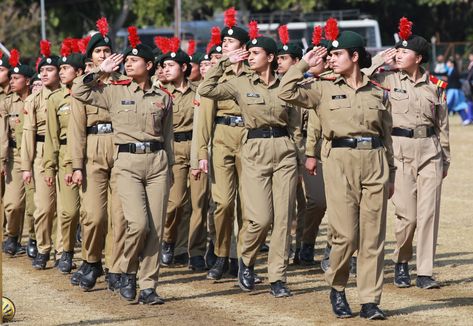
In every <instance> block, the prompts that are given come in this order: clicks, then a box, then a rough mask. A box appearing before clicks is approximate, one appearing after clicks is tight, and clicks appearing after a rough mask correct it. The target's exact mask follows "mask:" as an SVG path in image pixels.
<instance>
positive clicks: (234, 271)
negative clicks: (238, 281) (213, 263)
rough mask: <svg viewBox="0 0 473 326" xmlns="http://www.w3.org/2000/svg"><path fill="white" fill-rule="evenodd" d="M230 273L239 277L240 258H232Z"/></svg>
mask: <svg viewBox="0 0 473 326" xmlns="http://www.w3.org/2000/svg"><path fill="white" fill-rule="evenodd" d="M228 274H230V275H231V276H232V277H238V258H230V269H229V271H228Z"/></svg>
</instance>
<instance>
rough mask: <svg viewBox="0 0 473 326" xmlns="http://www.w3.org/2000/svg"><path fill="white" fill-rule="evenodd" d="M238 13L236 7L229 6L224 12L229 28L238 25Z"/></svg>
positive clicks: (225, 21)
mask: <svg viewBox="0 0 473 326" xmlns="http://www.w3.org/2000/svg"><path fill="white" fill-rule="evenodd" d="M236 14H237V12H236V10H235V7H231V8H228V9H227V10H225V13H224V14H223V16H224V18H223V21H224V23H225V26H227V27H228V28H229V29H232V28H233V26H235V25H236Z"/></svg>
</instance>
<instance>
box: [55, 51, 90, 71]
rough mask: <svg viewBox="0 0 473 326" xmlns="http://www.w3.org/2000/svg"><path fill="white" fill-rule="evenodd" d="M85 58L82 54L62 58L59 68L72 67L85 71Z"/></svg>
mask: <svg viewBox="0 0 473 326" xmlns="http://www.w3.org/2000/svg"><path fill="white" fill-rule="evenodd" d="M84 59H85V58H84V56H83V55H82V54H80V53H72V54H70V55H68V56H67V57H62V58H60V60H59V66H61V65H71V66H73V67H74V68H76V69H79V68H80V69H84V68H85V60H84Z"/></svg>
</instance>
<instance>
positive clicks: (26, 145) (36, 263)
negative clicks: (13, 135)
mask: <svg viewBox="0 0 473 326" xmlns="http://www.w3.org/2000/svg"><path fill="white" fill-rule="evenodd" d="M49 47H50V43H49V41H47V40H42V41H41V52H42V54H43V58H42V59H41V61H40V62H39V64H38V72H39V73H40V74H41V80H42V81H43V88H42V90H41V91H40V92H38V93H35V94H32V95H30V96H29V97H28V98H27V99H26V100H25V121H24V124H23V136H22V141H21V170H22V171H23V181H24V182H25V183H26V184H29V183H31V182H32V181H33V178H34V184H35V194H34V203H35V212H34V224H35V231H36V239H37V245H38V255H37V256H36V257H35V259H34V260H33V268H35V269H44V268H45V267H46V264H47V262H48V260H49V253H50V251H51V248H52V231H53V230H52V228H53V220H54V217H55V214H56V188H55V187H49V186H48V185H47V184H46V182H45V181H44V176H45V174H44V172H45V171H44V167H43V154H44V140H45V133H46V115H47V99H48V97H49V96H50V95H51V93H52V92H54V91H55V90H57V89H59V88H60V80H59V74H58V72H59V68H58V61H59V57H57V56H55V55H51V52H50V49H49ZM57 238H58V241H57V242H59V238H60V237H59V236H58V237H57ZM54 246H55V248H56V250H57V251H58V252H60V251H61V248H60V247H61V244H60V243H55V244H54Z"/></svg>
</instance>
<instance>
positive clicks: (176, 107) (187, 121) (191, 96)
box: [164, 80, 197, 133]
mask: <svg viewBox="0 0 473 326" xmlns="http://www.w3.org/2000/svg"><path fill="white" fill-rule="evenodd" d="M164 87H165V88H166V89H167V90H168V92H169V93H170V94H171V97H172V121H173V128H174V132H175V133H176V132H186V131H192V124H193V121H194V106H195V104H196V102H195V93H196V89H197V86H196V85H195V84H194V83H192V82H191V81H189V80H188V81H187V86H186V88H185V89H184V91H183V92H181V91H179V90H177V88H175V87H174V85H173V84H172V83H168V84H166V85H165V86H164Z"/></svg>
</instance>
